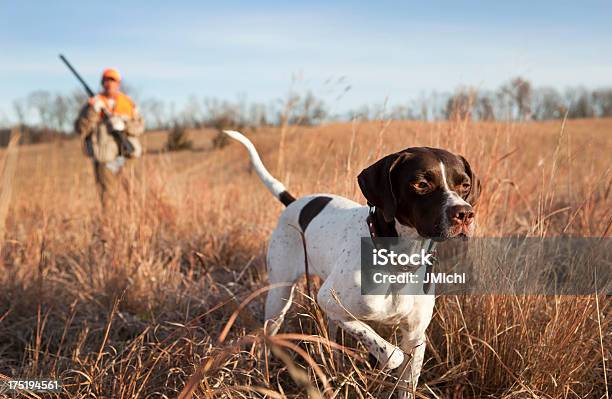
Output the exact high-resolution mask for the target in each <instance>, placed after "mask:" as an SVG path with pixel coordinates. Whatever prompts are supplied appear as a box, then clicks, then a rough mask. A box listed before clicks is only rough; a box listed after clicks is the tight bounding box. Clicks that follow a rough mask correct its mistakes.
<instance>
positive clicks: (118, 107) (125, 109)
mask: <svg viewBox="0 0 612 399" xmlns="http://www.w3.org/2000/svg"><path fill="white" fill-rule="evenodd" d="M97 97H98V98H99V99H101V100H102V102H104V106H105V107H106V109H108V110H109V111H110V112H111V113H112V114H113V115H120V116H125V117H128V118H133V117H134V110H135V109H136V106H135V105H134V102H133V101H132V99H131V98H129V97H128V96H126V95H125V94H123V93H119V94H117V97H115V98H114V100H115V104H114V106H113V107H111V106H110V101H109V100H112V99H111V98H109V97H106V96H105V95H104V94H102V93H99V94H98V95H97ZM100 116H101V115H100Z"/></svg>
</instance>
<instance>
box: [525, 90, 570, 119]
mask: <svg viewBox="0 0 612 399" xmlns="http://www.w3.org/2000/svg"><path fill="white" fill-rule="evenodd" d="M533 109H534V111H533V118H534V119H538V120H546V119H558V118H562V117H563V116H564V115H565V111H566V109H567V107H566V106H565V104H564V101H563V98H561V95H560V94H559V92H558V91H557V90H555V89H553V88H550V87H544V88H540V89H536V90H534V91H533Z"/></svg>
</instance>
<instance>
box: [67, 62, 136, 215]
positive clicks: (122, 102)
mask: <svg viewBox="0 0 612 399" xmlns="http://www.w3.org/2000/svg"><path fill="white" fill-rule="evenodd" d="M101 83H102V91H101V92H100V93H99V94H97V95H95V96H93V97H91V98H89V101H88V102H87V104H85V106H84V107H83V109H82V110H81V112H80V113H79V117H78V119H77V120H76V122H75V131H76V133H77V134H79V136H80V137H81V142H82V144H83V151H84V152H85V155H86V156H87V157H89V158H91V159H92V161H93V168H94V176H95V179H96V185H97V187H98V192H99V194H100V199H101V201H102V206H103V207H104V208H107V207H108V205H109V201H111V200H112V199H113V198H115V197H116V194H117V189H118V186H119V180H120V178H121V174H122V171H123V168H124V167H125V166H126V165H129V164H131V162H132V161H130V159H132V158H138V157H140V156H141V155H142V146H141V145H140V142H139V141H138V136H140V135H141V134H142V132H143V131H144V121H143V119H142V117H141V116H140V114H139V112H138V109H137V108H136V105H135V104H134V102H133V101H132V99H130V98H129V97H128V96H127V95H125V94H123V93H122V92H121V91H120V85H121V75H120V74H119V72H118V71H117V70H115V69H105V70H104V72H103V73H102V82H101ZM122 137H123V140H124V141H125V139H127V142H128V149H126V148H125V145H122V141H121V138H122ZM129 144H131V146H129ZM124 181H125V180H124Z"/></svg>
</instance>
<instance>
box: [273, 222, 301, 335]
mask: <svg viewBox="0 0 612 399" xmlns="http://www.w3.org/2000/svg"><path fill="white" fill-rule="evenodd" d="M303 252H304V250H303V247H302V241H301V236H300V234H299V232H298V231H296V230H295V229H294V228H292V227H291V226H288V225H279V227H277V229H276V230H274V232H273V233H272V238H271V239H270V245H269V247H268V256H267V263H268V280H269V282H270V284H271V285H274V284H284V285H283V286H280V287H275V288H272V289H270V291H268V296H267V298H266V306H265V320H266V322H267V323H268V333H269V334H271V335H274V334H276V333H277V332H278V330H279V329H280V327H281V325H282V323H283V320H284V318H285V315H286V314H287V312H288V311H289V308H290V307H291V303H292V300H293V294H294V291H295V285H293V283H294V282H295V280H297V278H298V277H299V276H301V275H302V274H303V273H304V258H303V255H301V254H303Z"/></svg>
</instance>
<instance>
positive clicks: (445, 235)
mask: <svg viewBox="0 0 612 399" xmlns="http://www.w3.org/2000/svg"><path fill="white" fill-rule="evenodd" d="M446 226H447V225H446ZM446 226H445V225H444V223H438V224H436V225H435V226H434V228H433V229H432V231H430V232H427V231H420V230H418V233H419V235H420V236H421V237H424V238H429V239H431V240H433V241H436V242H442V241H446V240H449V239H455V238H457V239H461V240H468V239H469V238H470V237H471V236H472V232H473V229H472V227H471V225H466V224H458V225H454V226H450V227H446Z"/></svg>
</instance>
